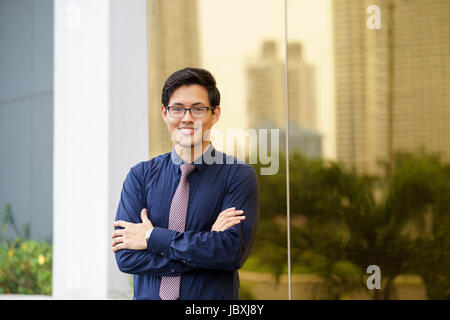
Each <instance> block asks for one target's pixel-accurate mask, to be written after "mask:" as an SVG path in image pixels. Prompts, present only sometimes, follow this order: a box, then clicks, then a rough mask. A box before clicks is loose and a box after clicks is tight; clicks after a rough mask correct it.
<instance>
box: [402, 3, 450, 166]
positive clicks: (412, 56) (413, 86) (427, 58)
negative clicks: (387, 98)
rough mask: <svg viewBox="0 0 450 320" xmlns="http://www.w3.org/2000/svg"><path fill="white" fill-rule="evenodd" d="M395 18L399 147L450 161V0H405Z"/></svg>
mask: <svg viewBox="0 0 450 320" xmlns="http://www.w3.org/2000/svg"><path fill="white" fill-rule="evenodd" d="M394 19H395V29H394V59H395V60H394V61H395V69H394V93H395V94H394V118H393V120H394V121H393V123H394V139H393V143H394V149H396V150H399V149H400V150H409V151H413V150H416V149H417V148H420V147H424V148H425V150H427V151H431V152H441V153H442V155H443V158H444V159H445V160H446V161H450V125H449V124H450V1H448V0H433V1H411V0H409V1H405V0H403V1H399V2H398V3H397V7H396V9H395V14H394Z"/></svg>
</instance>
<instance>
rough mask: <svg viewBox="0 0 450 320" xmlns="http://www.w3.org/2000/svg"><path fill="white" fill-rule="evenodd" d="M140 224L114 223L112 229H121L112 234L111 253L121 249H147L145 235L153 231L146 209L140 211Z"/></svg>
mask: <svg viewBox="0 0 450 320" xmlns="http://www.w3.org/2000/svg"><path fill="white" fill-rule="evenodd" d="M141 220H142V223H131V222H126V221H122V220H117V221H116V222H114V227H122V228H124V229H117V230H115V231H114V232H113V233H112V236H111V237H112V239H113V241H112V247H113V249H112V251H113V252H116V251H117V250H121V249H131V250H145V249H147V239H146V238H145V233H146V232H147V231H148V230H150V229H153V224H152V222H151V221H150V220H149V219H148V216H147V209H145V208H144V209H142V211H141Z"/></svg>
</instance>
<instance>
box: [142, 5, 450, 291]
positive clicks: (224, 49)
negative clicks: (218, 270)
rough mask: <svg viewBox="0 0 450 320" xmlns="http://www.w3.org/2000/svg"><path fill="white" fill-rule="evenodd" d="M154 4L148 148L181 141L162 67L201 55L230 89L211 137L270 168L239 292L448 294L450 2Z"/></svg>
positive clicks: (262, 169)
mask: <svg viewBox="0 0 450 320" xmlns="http://www.w3.org/2000/svg"><path fill="white" fill-rule="evenodd" d="M285 5H286V7H285ZM285 8H286V9H287V11H286V12H287V15H286V16H285ZM148 17H149V19H148V35H149V36H148V41H149V46H148V47H149V79H150V81H149V86H150V88H149V108H150V109H149V110H150V111H149V122H150V155H151V156H152V157H153V156H156V155H158V154H161V153H165V152H169V151H170V150H171V141H170V137H169V136H168V133H167V128H166V125H165V123H164V122H163V121H162V119H161V114H160V108H159V107H160V105H161V100H160V99H161V98H160V96H161V89H162V85H163V83H164V80H165V79H166V78H167V77H168V76H169V75H170V74H171V73H172V72H174V71H175V70H178V69H180V68H184V67H186V66H194V67H195V66H198V67H203V68H206V69H208V70H210V71H211V72H212V73H213V75H214V76H215V77H216V80H217V83H218V87H219V90H220V92H221V95H222V100H221V107H222V114H221V117H220V120H219V122H218V123H217V124H216V125H215V127H214V129H215V130H214V131H213V132H212V142H213V144H214V145H215V146H216V148H218V149H220V150H223V151H224V152H226V153H228V154H231V155H234V156H236V157H237V158H240V159H242V160H245V161H246V162H248V163H250V164H252V165H254V167H255V168H256V170H257V173H258V178H259V183H260V199H261V217H260V222H259V228H258V233H257V238H256V241H255V244H254V247H253V251H252V254H251V256H250V258H249V259H248V261H247V262H246V264H245V265H244V267H243V268H242V269H241V270H240V277H241V298H246V299H287V298H289V296H290V294H289V291H291V293H292V298H293V299H427V298H449V288H450V274H449V270H450V266H449V263H450V259H449V255H450V252H449V245H450V243H449V234H448V230H450V228H449V221H450V219H449V214H450V213H449V210H450V206H449V203H450V198H449V197H450V185H449V181H450V179H449V175H450V169H449V168H450V166H449V160H450V129H449V126H448V125H447V124H448V123H449V122H450V113H449V110H450V105H449V101H450V99H449V91H448V88H449V87H450V86H449V82H450V77H449V74H450V73H449V68H450V50H449V48H450V37H449V34H448V33H449V30H450V26H449V23H450V19H449V18H450V3H449V2H448V1H446V0H433V1H420V0H399V1H392V0H373V1H369V0H334V1H332V0H318V1H308V0H287V1H286V2H284V1H271V0H265V1H261V0H248V1H237V0H230V1H220V0H214V1H213V0H188V1H187V0H172V1H157V0H148ZM285 17H286V18H287V19H286V18H285ZM417 21H420V23H417ZM285 27H286V28H285ZM286 80H287V81H286ZM286 88H287V89H288V95H286ZM286 97H287V98H286ZM286 111H287V117H286ZM286 119H288V121H286ZM286 134H287V138H288V139H286ZM287 144H288V145H289V148H287ZM287 150H289V153H287ZM287 157H288V159H289V161H288V167H287V161H286V158H287ZM287 169H289V170H287ZM287 180H288V181H289V182H288V183H289V190H287ZM287 191H289V192H287ZM287 212H289V214H290V215H289V218H290V220H289V230H290V237H288V228H287V227H288V219H287ZM288 243H289V249H290V250H289V258H290V260H289V261H290V263H291V266H290V268H289V267H288ZM288 271H290V277H289V274H288ZM289 284H290V285H289ZM289 289H290V290H289Z"/></svg>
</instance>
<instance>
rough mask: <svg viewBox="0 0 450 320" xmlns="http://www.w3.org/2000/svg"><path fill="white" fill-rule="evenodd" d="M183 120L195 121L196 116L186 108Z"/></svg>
mask: <svg viewBox="0 0 450 320" xmlns="http://www.w3.org/2000/svg"><path fill="white" fill-rule="evenodd" d="M181 121H183V122H192V121H194V118H192V115H191V112H190V110H186V111H185V112H184V115H183V118H182V119H181Z"/></svg>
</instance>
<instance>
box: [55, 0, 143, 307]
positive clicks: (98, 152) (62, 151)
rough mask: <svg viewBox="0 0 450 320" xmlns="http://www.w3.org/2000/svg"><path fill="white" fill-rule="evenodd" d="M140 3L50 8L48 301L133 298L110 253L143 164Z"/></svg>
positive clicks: (88, 2) (70, 3)
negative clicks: (137, 167)
mask: <svg viewBox="0 0 450 320" xmlns="http://www.w3.org/2000/svg"><path fill="white" fill-rule="evenodd" d="M146 26H147V25H146V1H145V0H127V1H123V0H110V1H108V0H95V1H92V0H58V1H55V2H54V30H55V31H54V62H55V73H54V155H53V156H54V168H53V246H54V249H53V297H55V298H59V299H106V298H126V297H130V284H129V276H127V275H125V274H122V273H121V272H120V271H119V270H118V268H117V266H116V262H115V258H114V254H113V253H112V252H111V238H110V235H111V233H112V231H113V227H112V223H113V221H114V217H115V213H116V209H117V205H118V202H119V198H120V191H121V189H122V184H123V181H124V179H125V176H126V174H127V173H128V170H129V169H130V167H131V166H133V165H134V164H136V163H138V162H139V161H143V160H147V159H148V116H147V107H148V102H147V100H148V97H147V37H146Z"/></svg>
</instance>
